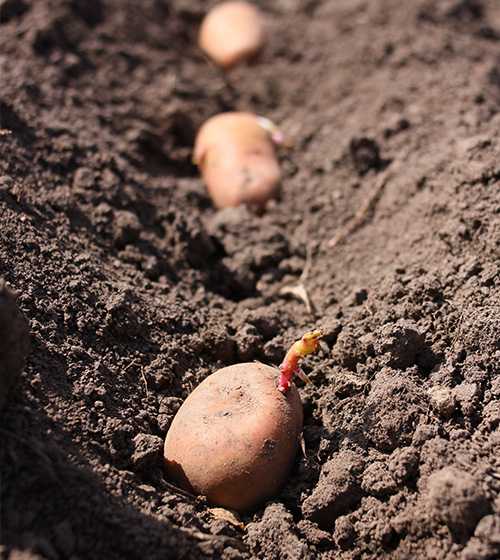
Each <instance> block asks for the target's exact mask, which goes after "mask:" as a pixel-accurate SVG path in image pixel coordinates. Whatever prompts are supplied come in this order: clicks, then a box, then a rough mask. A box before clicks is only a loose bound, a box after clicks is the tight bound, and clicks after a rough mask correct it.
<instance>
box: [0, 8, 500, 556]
mask: <svg viewBox="0 0 500 560" xmlns="http://www.w3.org/2000/svg"><path fill="white" fill-rule="evenodd" d="M256 4H257V5H258V6H259V7H260V8H261V9H262V11H263V13H264V17H265V21H266V29H267V35H268V41H267V44H266V47H265V50H264V53H263V56H262V58H261V60H260V61H259V62H258V63H256V64H254V65H252V66H244V67H239V68H236V69H235V70H233V71H231V72H230V73H227V74H224V73H222V72H221V71H219V70H217V69H216V68H215V67H213V66H212V65H211V64H209V63H208V61H207V60H206V59H205V57H204V56H203V54H202V53H201V51H200V49H199V48H198V46H197V44H196V37H197V31H198V28H199V25H200V22H201V19H202V17H203V15H204V14H205V13H206V10H207V9H208V7H209V6H210V5H211V4H210V3H209V2H208V1H202V0H172V1H170V2H169V1H166V0H19V1H15V0H2V1H1V2H0V6H1V12H0V13H1V19H2V24H1V27H0V30H1V43H2V47H1V58H0V64H1V74H0V76H1V84H2V88H1V89H2V92H1V95H2V106H1V124H0V128H1V136H0V151H1V157H0V277H1V278H2V282H3V281H5V282H6V285H4V284H3V283H2V284H1V286H2V287H1V288H0V291H1V293H0V313H1V314H2V316H1V317H0V358H1V359H2V361H3V363H2V364H1V367H0V372H2V380H1V383H2V400H4V396H3V395H4V392H5V394H6V393H7V392H8V395H6V396H5V399H6V403H5V404H4V406H3V408H2V410H1V412H0V426H1V427H0V464H1V472H2V480H1V510H2V511H1V552H0V554H1V555H3V556H2V557H6V558H8V559H9V560H15V559H17V560H19V559H21V558H23V559H31V560H33V559H37V560H40V559H45V560H62V559H72V560H77V559H86V558H92V559H96V558H106V559H108V560H113V559H139V558H140V559H148V560H155V559H162V560H164V559H165V558H184V559H202V558H214V559H224V560H236V559H250V558H261V559H266V560H273V559H276V560H278V559H290V560H291V559H313V558H314V559H319V560H329V559H336V560H351V559H352V560H354V559H359V560H362V559H375V558H376V559H384V558H387V559H389V558H390V559H407V558H412V559H415V560H424V559H425V560H428V559H434V560H445V559H446V560H451V559H455V558H459V559H463V560H487V559H490V560H493V559H494V558H498V557H499V556H500V365H499V364H500V54H499V53H500V50H499V49H500V6H499V4H498V2H496V1H495V0H481V1H479V0H442V1H440V2H433V1H429V0H415V1H413V2H400V1H396V0H373V1H368V0H354V1H353V0H277V1H276V2H272V3H270V2H264V1H263V0H262V1H260V0H259V1H258V2H256ZM226 110H243V111H252V112H255V113H257V114H259V115H263V116H265V117H268V118H270V119H272V120H273V121H275V122H276V123H278V124H279V125H280V127H281V129H282V130H283V132H284V133H285V134H286V136H287V137H289V138H290V139H291V140H292V144H293V145H292V147H291V148H290V149H288V150H282V151H280V154H279V157H280V163H281V167H282V169H283V175H284V180H283V194H282V198H281V200H280V201H278V202H277V203H276V204H274V205H272V206H271V207H270V208H269V209H268V211H267V212H266V213H265V214H264V215H263V216H257V215H255V214H253V213H252V212H251V211H249V210H247V209H245V208H236V209H229V210H223V211H218V210H216V209H214V208H213V206H212V204H211V201H210V199H209V198H208V196H207V193H206V190H205V187H204V185H203V182H202V180H201V179H200V177H199V175H198V172H197V169H196V168H195V167H194V166H193V165H192V163H191V159H190V158H191V150H192V146H193V143H194V137H195V134H196V131H197V130H198V128H199V127H200V126H201V124H202V123H203V122H204V121H205V120H206V119H207V118H209V117H210V116H212V115H214V114H216V113H218V112H220V111H226ZM14 292H15V293H17V298H16V297H15V296H14ZM23 317H24V318H25V319H26V320H27V322H28V323H29V330H30V334H29V350H28V344H27V340H26V323H25V321H24V320H23ZM319 325H321V326H322V327H323V329H324V330H325V342H324V343H323V346H322V350H321V351H320V352H319V353H317V354H315V355H314V356H311V357H310V358H308V360H307V361H306V362H305V363H304V368H305V370H306V373H307V374H308V375H309V377H310V378H311V379H312V380H313V381H314V386H312V387H311V386H304V384H303V383H302V382H301V381H298V382H297V384H298V385H299V390H300V393H301V397H302V400H303V403H304V434H303V436H304V446H303V448H304V449H303V452H301V453H300V454H299V456H297V458H296V461H295V464H294V467H293V470H292V473H291V475H290V477H289V479H288V481H287V484H286V485H285V487H284V488H283V489H282V490H281V492H280V493H279V495H277V496H276V499H275V500H273V501H272V502H269V503H268V504H267V505H266V507H265V508H263V509H261V510H259V511H257V512H255V514H253V515H250V516H244V517H242V518H240V519H237V518H236V517H234V516H232V515H231V514H230V513H229V512H226V513H224V512H222V513H221V511H220V510H212V509H211V508H209V507H208V506H207V504H206V503H205V502H204V501H203V500H202V499H197V498H194V497H191V496H190V495H189V494H186V493H185V492H182V491H180V490H177V489H176V488H175V486H173V485H172V484H171V483H170V482H169V480H168V479H167V478H166V476H165V474H164V471H163V468H162V461H161V457H162V445H163V440H164V437H165V435H166V433H167V430H168V427H169V425H170V422H171V420H172V418H173V415H174V414H175V412H176V411H177V410H178V408H179V406H180V404H181V403H182V402H183V400H184V399H185V398H186V396H187V395H188V394H189V393H190V392H191V391H192V389H193V388H194V387H195V386H196V385H197V384H198V383H199V382H200V381H201V380H203V379H204V378H206V377H207V376H208V375H209V374H210V373H212V372H214V371H216V370H217V369H219V368H221V367H223V366H226V365H230V364H233V363H237V362H241V361H248V360H259V361H261V362H263V363H266V364H270V365H276V366H277V365H278V364H279V363H280V361H281V359H282V358H283V356H284V353H285V352H286V351H287V349H288V348H289V346H290V344H291V343H293V342H294V341H295V340H296V339H297V338H298V337H299V336H300V335H301V334H302V333H303V332H305V331H307V330H310V329H311V328H314V327H316V326H319ZM23 364H24V370H23V373H22V374H21V376H20V379H19V380H18V382H17V384H14V382H13V381H12V380H14V381H15V378H16V377H17V376H18V374H19V371H20V370H21V368H22V366H23ZM7 384H8V385H7Z"/></svg>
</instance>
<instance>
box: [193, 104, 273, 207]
mask: <svg viewBox="0 0 500 560" xmlns="http://www.w3.org/2000/svg"><path fill="white" fill-rule="evenodd" d="M272 126H273V125H272V123H271V121H269V120H268V119H264V118H262V117H257V116H256V115H253V114H252V113H237V112H228V113H221V114H219V115H215V116H214V117H212V118H210V119H208V121H207V122H205V124H204V125H203V126H202V127H201V128H200V130H199V132H198V135H197V137H196V141H195V146H194V152H193V162H194V163H196V164H197V165H198V167H199V170H200V173H201V175H202V177H203V179H204V180H205V183H206V185H207V189H208V192H209V194H210V196H211V198H212V201H213V203H214V204H215V206H217V207H218V208H227V207H229V206H239V205H240V204H247V205H248V206H249V207H250V208H252V209H253V210H255V211H256V212H258V213H262V212H263V211H264V210H265V209H266V205H267V203H268V202H269V200H271V199H277V198H278V197H279V194H280V188H281V169H280V166H279V162H278V159H277V157H276V151H275V145H276V144H279V143H280V140H279V139H278V137H277V136H276V135H273V134H272Z"/></svg>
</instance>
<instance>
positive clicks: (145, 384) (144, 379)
mask: <svg viewBox="0 0 500 560" xmlns="http://www.w3.org/2000/svg"><path fill="white" fill-rule="evenodd" d="M132 366H137V367H138V368H139V369H140V370H141V377H142V380H143V382H144V388H145V389H146V394H147V393H148V391H149V389H148V381H147V379H146V375H145V374H144V366H143V365H142V364H141V363H140V362H138V361H137V360H132V361H131V362H130V364H129V365H128V366H127V367H125V368H124V369H122V372H121V373H122V374H123V373H125V372H126V371H127V370H128V369H129V368H130V367H132Z"/></svg>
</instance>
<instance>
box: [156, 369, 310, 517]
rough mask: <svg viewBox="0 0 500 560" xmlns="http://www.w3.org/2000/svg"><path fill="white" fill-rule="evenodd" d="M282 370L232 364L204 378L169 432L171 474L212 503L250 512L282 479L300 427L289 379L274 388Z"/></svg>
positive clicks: (167, 452) (298, 409)
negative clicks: (282, 386) (283, 388)
mask: <svg viewBox="0 0 500 560" xmlns="http://www.w3.org/2000/svg"><path fill="white" fill-rule="evenodd" d="M279 376H280V370H279V369H277V368H274V367H270V366H266V365H264V364H261V363H258V362H252V363H243V364H236V365H233V366H229V367H226V368H223V369H221V370H219V371H217V372H216V373H214V374H213V375H210V376H209V377H207V378H206V379H205V380H204V381H203V382H202V383H201V384H200V385H199V386H198V387H197V388H196V389H195V390H194V391H193V392H192V393H191V394H190V395H189V396H188V398H187V399H186V400H185V402H184V404H183V405H182V406H181V408H180V409H179V411H178V413H177V415H176V416H175V418H174V420H173V422H172V425H171V427H170V430H169V431H168V434H167V437H166V440H165V448H164V460H165V468H166V472H167V475H168V476H169V478H170V479H171V480H172V481H173V482H175V483H176V484H177V485H179V486H180V487H181V488H184V489H185V490H188V491H190V492H192V493H195V494H201V495H203V496H206V498H207V499H208V502H209V503H210V504H211V505H213V506H219V507H224V508H228V509H233V510H236V511H238V512H240V513H249V512H252V511H254V510H255V509H257V508H258V507H259V506H260V505H262V504H263V503H264V502H265V501H267V500H269V499H270V498H272V497H273V495H274V494H275V493H276V492H277V491H278V490H279V489H280V487H281V486H282V485H283V483H284V482H285V479H286V477H287V475H288V473H289V470H290V468H291V465H292V462H293V459H294V457H295V454H296V451H297V447H298V444H299V440H300V434H301V431H302V421H303V414H302V403H301V400H300V396H299V393H298V391H297V388H296V387H295V385H294V384H292V385H291V386H290V387H289V390H288V391H287V392H286V394H284V393H282V392H280V391H279V390H278V380H279Z"/></svg>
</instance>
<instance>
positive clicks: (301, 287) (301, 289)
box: [279, 245, 314, 315]
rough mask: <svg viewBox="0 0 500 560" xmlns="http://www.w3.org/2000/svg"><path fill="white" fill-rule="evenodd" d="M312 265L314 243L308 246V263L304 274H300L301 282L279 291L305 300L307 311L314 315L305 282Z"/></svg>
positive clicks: (283, 294) (284, 294)
mask: <svg viewBox="0 0 500 560" xmlns="http://www.w3.org/2000/svg"><path fill="white" fill-rule="evenodd" d="M311 267H312V245H309V246H308V247H307V255H306V264H305V266H304V270H303V271H302V274H301V275H300V278H299V283H298V284H296V285H294V286H283V288H281V289H280V291H279V293H280V295H281V296H286V295H291V296H295V297H296V298H297V299H300V300H301V301H303V302H304V305H305V306H306V311H307V313H309V315H314V308H313V305H312V303H311V299H310V298H309V294H308V293H307V289H306V287H305V284H304V282H305V281H306V279H307V277H308V275H309V272H310V270H311Z"/></svg>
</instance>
